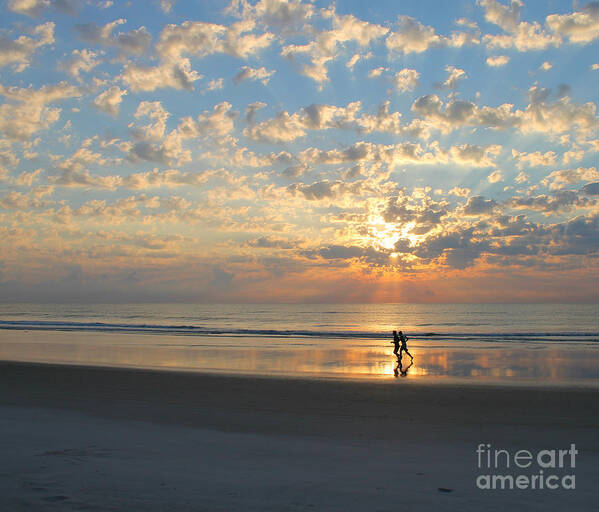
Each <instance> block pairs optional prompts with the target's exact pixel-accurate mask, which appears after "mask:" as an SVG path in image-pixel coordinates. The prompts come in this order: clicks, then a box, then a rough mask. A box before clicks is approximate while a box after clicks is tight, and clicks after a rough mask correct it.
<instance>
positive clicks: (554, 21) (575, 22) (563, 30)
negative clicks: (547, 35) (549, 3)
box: [545, 2, 599, 44]
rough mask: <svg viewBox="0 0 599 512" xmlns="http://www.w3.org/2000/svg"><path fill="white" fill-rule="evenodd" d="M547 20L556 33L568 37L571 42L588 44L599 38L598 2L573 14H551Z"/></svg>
mask: <svg viewBox="0 0 599 512" xmlns="http://www.w3.org/2000/svg"><path fill="white" fill-rule="evenodd" d="M545 22H546V24H547V26H548V27H549V28H550V29H551V30H552V31H553V32H554V33H555V34H558V35H559V36H562V37H565V38H568V40H569V41H570V43H575V44H588V43H590V42H592V41H594V40H595V39H598V38H599V6H598V5H597V3H596V2H591V3H589V4H588V5H587V6H586V7H584V8H583V9H582V11H577V12H573V13H571V14H551V15H549V16H547V18H546V20H545Z"/></svg>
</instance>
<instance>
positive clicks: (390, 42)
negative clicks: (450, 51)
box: [385, 16, 479, 54]
mask: <svg viewBox="0 0 599 512" xmlns="http://www.w3.org/2000/svg"><path fill="white" fill-rule="evenodd" d="M478 43H479V40H478V37H477V35H476V33H471V32H454V33H453V34H452V35H451V36H450V37H447V36H440V35H438V34H436V33H435V29H434V28H433V27H430V26H426V25H423V24H422V23H421V22H420V21H418V20H416V19H414V18H411V17H409V16H399V17H398V28H397V30H396V31H394V32H391V33H390V34H389V36H388V37H387V39H386V40H385V44H386V45H387V49H388V50H389V51H390V52H391V53H402V54H410V53H423V52H425V51H427V50H428V49H429V48H440V47H454V48H461V47H463V46H471V45H476V44H478Z"/></svg>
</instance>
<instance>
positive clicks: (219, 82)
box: [206, 78, 224, 91]
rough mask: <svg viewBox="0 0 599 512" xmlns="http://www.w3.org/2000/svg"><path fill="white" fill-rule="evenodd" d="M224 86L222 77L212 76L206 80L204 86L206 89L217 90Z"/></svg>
mask: <svg viewBox="0 0 599 512" xmlns="http://www.w3.org/2000/svg"><path fill="white" fill-rule="evenodd" d="M223 87H224V80H223V79H222V78H213V79H212V80H210V81H209V82H208V86H207V87H206V90H207V91H218V90H219V89H222V88H223Z"/></svg>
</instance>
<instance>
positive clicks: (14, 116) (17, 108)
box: [0, 82, 82, 140]
mask: <svg viewBox="0 0 599 512" xmlns="http://www.w3.org/2000/svg"><path fill="white" fill-rule="evenodd" d="M81 94H82V93H81V90H80V89H79V88H78V87H75V86H73V85H71V84H69V83H67V82H60V83H59V84H56V85H44V86H43V87H40V88H39V89H33V88H32V87H28V88H24V89H21V88H18V87H4V86H2V85H0V95H2V96H4V97H5V98H6V99H8V100H10V101H9V102H5V103H3V104H2V105H0V131H2V132H3V133H4V135H5V136H6V137H7V138H8V139H11V140H27V139H29V138H30V137H31V136H32V135H34V134H35V133H36V132H38V131H39V130H45V129H47V128H49V127H50V126H51V125H52V124H54V123H55V122H56V121H58V119H60V112H61V109H60V108H57V107H50V106H48V105H49V104H50V103H53V102H55V101H60V100H64V99H68V98H74V97H78V96H81Z"/></svg>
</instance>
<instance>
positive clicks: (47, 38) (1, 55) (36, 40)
mask: <svg viewBox="0 0 599 512" xmlns="http://www.w3.org/2000/svg"><path fill="white" fill-rule="evenodd" d="M31 36H32V37H29V36H26V35H21V36H19V37H18V38H17V39H8V38H7V37H5V36H3V35H0V67H3V66H7V65H8V64H12V65H13V68H14V70H15V71H17V72H20V71H23V70H24V69H26V68H27V67H28V66H29V63H30V60H31V57H32V56H33V54H34V53H35V52H36V50H38V49H39V48H42V47H44V46H47V45H49V44H52V43H54V23H52V22H50V21H49V22H48V23H44V24H42V25H38V26H37V27H34V28H33V29H31Z"/></svg>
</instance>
